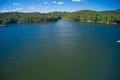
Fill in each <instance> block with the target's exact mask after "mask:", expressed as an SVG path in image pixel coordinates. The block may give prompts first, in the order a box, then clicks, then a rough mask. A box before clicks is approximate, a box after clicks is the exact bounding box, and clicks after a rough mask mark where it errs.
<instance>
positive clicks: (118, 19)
mask: <svg viewBox="0 0 120 80" xmlns="http://www.w3.org/2000/svg"><path fill="white" fill-rule="evenodd" d="M59 19H62V20H67V21H73V22H75V21H81V22H95V23H105V24H119V23H120V10H113V11H101V12H97V11H91V10H80V11H77V12H72V13H67V12H51V13H38V12H34V13H19V12H6V13H0V25H7V24H9V23H46V22H50V21H57V20H59Z"/></svg>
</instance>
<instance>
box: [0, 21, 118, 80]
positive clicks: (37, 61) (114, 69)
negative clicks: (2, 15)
mask: <svg viewBox="0 0 120 80" xmlns="http://www.w3.org/2000/svg"><path fill="white" fill-rule="evenodd" d="M118 40H120V25H105V24H89V23H79V22H67V21H61V20H59V21H57V22H50V23H46V24H9V25H7V26H6V27H0V80H120V78H119V77H120V43H117V41H118Z"/></svg>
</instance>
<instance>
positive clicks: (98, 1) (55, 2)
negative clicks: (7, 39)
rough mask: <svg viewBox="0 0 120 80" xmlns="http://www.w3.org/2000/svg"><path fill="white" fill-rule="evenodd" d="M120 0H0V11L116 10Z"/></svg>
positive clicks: (118, 7)
mask: <svg viewBox="0 0 120 80" xmlns="http://www.w3.org/2000/svg"><path fill="white" fill-rule="evenodd" d="M116 9H120V0H0V12H41V13H47V12H54V11H62V12H63V11H65V12H73V11H78V10H95V11H102V10H116Z"/></svg>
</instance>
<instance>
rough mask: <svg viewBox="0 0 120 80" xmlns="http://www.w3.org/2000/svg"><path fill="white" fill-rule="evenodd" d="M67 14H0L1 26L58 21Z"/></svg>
mask: <svg viewBox="0 0 120 80" xmlns="http://www.w3.org/2000/svg"><path fill="white" fill-rule="evenodd" d="M64 14H66V13H65V12H51V13H37V12H34V13H19V12H8V13H0V25H7V24H9V23H46V22H50V21H57V20H59V19H61V17H62V16H63V15H64Z"/></svg>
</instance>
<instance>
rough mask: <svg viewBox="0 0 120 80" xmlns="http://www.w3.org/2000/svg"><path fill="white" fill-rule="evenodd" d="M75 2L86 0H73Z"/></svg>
mask: <svg viewBox="0 0 120 80" xmlns="http://www.w3.org/2000/svg"><path fill="white" fill-rule="evenodd" d="M72 1H73V2H83V1H84V0H72Z"/></svg>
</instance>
